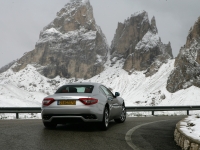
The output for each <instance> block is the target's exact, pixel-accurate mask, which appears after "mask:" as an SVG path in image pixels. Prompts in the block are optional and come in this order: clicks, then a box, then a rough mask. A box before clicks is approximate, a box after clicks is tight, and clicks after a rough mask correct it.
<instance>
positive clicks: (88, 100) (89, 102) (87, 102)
mask: <svg viewBox="0 0 200 150" xmlns="http://www.w3.org/2000/svg"><path fill="white" fill-rule="evenodd" d="M79 100H80V101H81V102H82V103H83V104H85V105H92V104H96V103H98V99H95V98H79Z"/></svg>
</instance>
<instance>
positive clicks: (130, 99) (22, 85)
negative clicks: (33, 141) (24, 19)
mask: <svg viewBox="0 0 200 150" xmlns="http://www.w3.org/2000/svg"><path fill="white" fill-rule="evenodd" d="M173 65H174V60H169V61H168V63H166V64H163V65H162V66H161V67H160V69H159V70H158V72H157V73H156V74H155V75H153V76H151V77H145V74H144V72H143V71H138V72H137V71H135V72H133V73H132V74H130V73H127V72H126V71H124V70H123V69H122V67H123V63H122V62H120V60H119V61H117V62H116V63H115V64H114V65H113V66H112V67H111V65H110V62H109V61H108V62H107V63H106V64H105V70H104V71H103V72H102V73H100V74H98V75H96V76H94V77H92V78H90V79H88V80H84V79H75V78H70V79H65V78H60V77H59V76H57V77H56V78H54V79H48V78H46V77H44V76H42V75H41V74H39V73H38V72H37V70H36V68H35V67H34V66H32V65H28V66H27V67H26V68H24V69H22V70H21V71H19V72H13V71H12V70H11V69H9V70H8V71H6V72H4V73H2V74H0V106H3V107H9V106H20V107H21V106H30V107H31V106H40V105H41V102H42V99H43V98H44V97H45V96H47V95H49V94H53V93H54V92H55V90H56V89H57V88H58V87H59V86H61V85H63V84H66V83H69V82H88V81H89V82H99V83H103V84H104V85H106V86H107V87H109V88H111V89H112V91H113V92H116V91H118V92H120V93H121V96H122V97H123V98H124V99H125V101H126V105H127V106H135V105H138V106H149V105H150V106H154V105H198V104H200V101H199V97H200V89H199V88H197V87H194V86H191V87H190V88H188V89H184V90H180V91H178V92H176V93H169V92H168V91H167V90H166V84H167V79H168V76H169V75H170V73H171V71H172V70H173Z"/></svg>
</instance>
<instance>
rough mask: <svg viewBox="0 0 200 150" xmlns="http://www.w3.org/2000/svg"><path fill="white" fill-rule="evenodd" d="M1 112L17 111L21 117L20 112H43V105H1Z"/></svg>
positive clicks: (17, 116) (17, 114)
mask: <svg viewBox="0 0 200 150" xmlns="http://www.w3.org/2000/svg"><path fill="white" fill-rule="evenodd" d="M0 113H16V118H17V119H19V113H41V107H0Z"/></svg>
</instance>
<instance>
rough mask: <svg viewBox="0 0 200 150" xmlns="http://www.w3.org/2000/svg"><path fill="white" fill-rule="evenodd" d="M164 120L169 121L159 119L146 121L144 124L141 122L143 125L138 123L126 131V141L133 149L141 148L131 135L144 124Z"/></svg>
mask: <svg viewBox="0 0 200 150" xmlns="http://www.w3.org/2000/svg"><path fill="white" fill-rule="evenodd" d="M162 121H167V120H159V121H154V122H149V123H144V124H141V125H138V126H136V127H133V128H131V129H130V130H128V132H126V136H125V140H126V143H127V144H128V145H129V146H130V147H131V148H132V149H134V150H140V149H139V148H138V147H137V146H136V145H135V144H133V143H132V139H131V136H132V134H133V132H134V131H135V130H137V129H138V128H140V127H142V126H145V125H148V124H152V123H157V122H162Z"/></svg>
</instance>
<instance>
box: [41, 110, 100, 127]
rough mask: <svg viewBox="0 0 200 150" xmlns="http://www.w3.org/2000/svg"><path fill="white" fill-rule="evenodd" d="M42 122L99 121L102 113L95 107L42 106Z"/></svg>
mask: <svg viewBox="0 0 200 150" xmlns="http://www.w3.org/2000/svg"><path fill="white" fill-rule="evenodd" d="M41 115H42V120H43V122H55V123H58V124H59V123H70V122H101V121H102V119H103V113H102V112H101V111H100V110H98V109H96V108H95V107H90V108H80V109H78V110H77V109H69V108H68V109H60V108H59V109H57V108H42V111H41Z"/></svg>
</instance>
